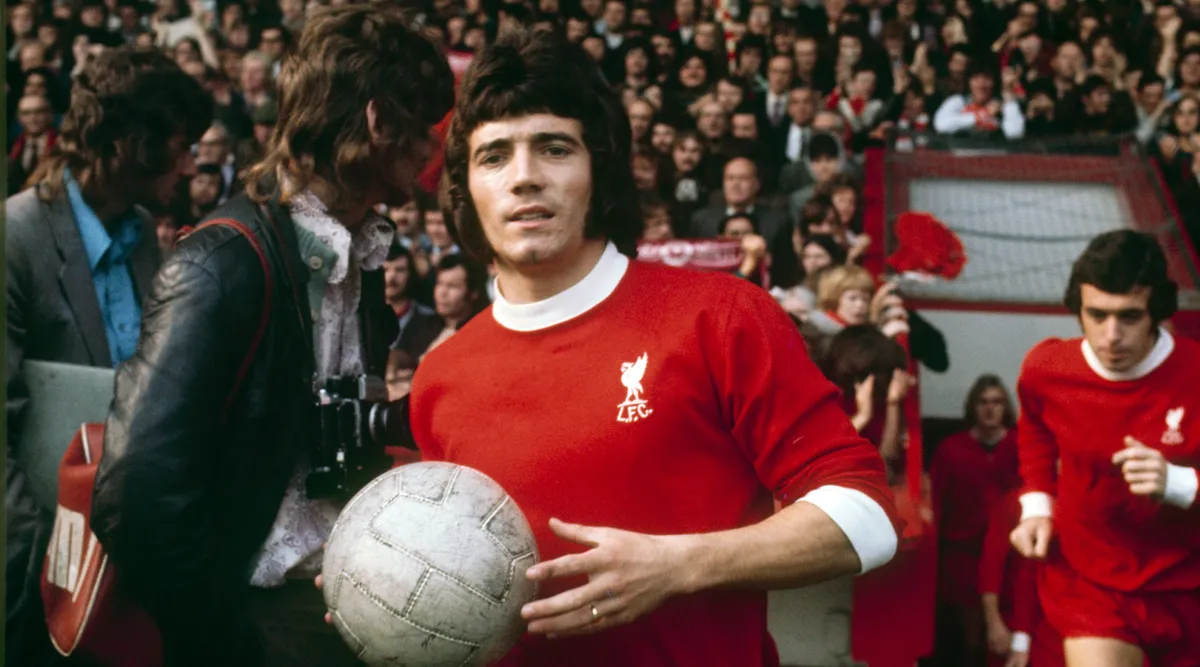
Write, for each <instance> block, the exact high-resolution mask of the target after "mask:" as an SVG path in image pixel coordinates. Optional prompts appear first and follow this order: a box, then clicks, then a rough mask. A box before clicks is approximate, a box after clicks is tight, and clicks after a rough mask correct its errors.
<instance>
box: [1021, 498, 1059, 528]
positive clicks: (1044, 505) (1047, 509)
mask: <svg viewBox="0 0 1200 667" xmlns="http://www.w3.org/2000/svg"><path fill="white" fill-rule="evenodd" d="M1052 516H1054V499H1053V498H1051V497H1050V494H1048V493H1046V492H1044V491H1030V492H1029V493H1023V494H1021V520H1022V521H1024V520H1025V519H1036V518H1043V517H1044V518H1047V519H1048V518H1050V517H1052Z"/></svg>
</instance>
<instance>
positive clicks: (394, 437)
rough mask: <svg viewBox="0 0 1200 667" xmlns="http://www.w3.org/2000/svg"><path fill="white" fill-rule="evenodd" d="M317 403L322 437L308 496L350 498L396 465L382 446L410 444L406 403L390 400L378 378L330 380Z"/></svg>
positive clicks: (319, 390) (318, 394)
mask: <svg viewBox="0 0 1200 667" xmlns="http://www.w3.org/2000/svg"><path fill="white" fill-rule="evenodd" d="M316 404H317V405H316V407H317V411H318V413H319V415H320V433H319V437H318V438H317V440H316V442H315V445H314V451H313V452H312V456H311V463H312V469H311V472H310V473H309V474H308V478H307V479H306V487H307V492H308V497H309V498H349V497H350V496H352V495H354V494H355V493H356V492H358V490H359V489H361V488H362V487H363V486H365V485H366V484H367V482H370V481H371V480H372V479H374V478H376V477H378V476H379V475H381V474H383V473H384V472H386V471H387V470H388V469H389V468H391V467H392V458H391V456H389V455H388V454H387V452H386V451H384V447H389V446H408V447H411V446H412V436H411V434H410V432H409V429H408V399H407V397H406V398H403V399H401V400H399V401H393V402H389V401H388V396H387V384H386V383H384V381H383V379H382V378H380V377H376V376H372V375H347V376H337V377H331V378H327V379H326V380H325V381H324V382H322V383H320V384H319V385H318V386H317V388H316Z"/></svg>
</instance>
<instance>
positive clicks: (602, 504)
mask: <svg viewBox="0 0 1200 667" xmlns="http://www.w3.org/2000/svg"><path fill="white" fill-rule="evenodd" d="M460 95H461V97H460V101H459V104H458V107H457V109H456V111H455V116H454V122H453V125H452V127H451V130H450V134H449V137H448V144H447V153H446V168H447V177H448V179H449V183H450V194H451V201H452V204H451V206H452V208H453V209H454V210H453V211H452V213H453V215H448V216H447V219H448V221H451V220H452V224H453V225H454V228H455V234H456V237H457V240H458V242H459V244H460V246H461V247H462V248H463V249H464V250H465V251H466V252H468V253H470V254H471V255H473V256H475V258H476V259H478V260H481V261H494V262H495V265H496V267H497V270H498V282H497V291H496V299H495V303H494V304H493V306H492V307H491V308H489V309H488V310H485V311H484V312H483V313H481V314H480V315H479V316H478V317H476V318H475V319H473V320H472V321H471V322H470V323H468V324H467V325H466V326H464V327H463V328H462V329H461V330H460V331H459V332H458V333H457V334H456V335H455V336H454V337H453V338H451V339H450V340H449V341H447V342H446V343H445V344H443V345H442V346H441V347H439V348H437V349H436V350H434V351H433V352H431V353H430V354H429V355H428V356H427V357H426V358H425V360H424V361H423V362H422V364H421V366H420V369H419V370H418V371H417V374H416V377H415V378H414V382H413V390H412V395H411V423H412V429H413V435H414V436H415V440H416V442H417V443H418V445H419V446H420V448H421V451H422V454H423V456H424V458H425V459H427V460H445V461H450V462H453V463H458V464H462V465H466V466H470V467H472V468H475V469H478V470H480V471H482V472H484V473H486V474H487V475H489V476H491V477H492V478H494V479H495V480H497V481H498V482H499V483H500V484H501V485H502V486H503V487H504V488H505V489H506V490H507V491H508V492H509V493H510V494H511V496H512V497H513V499H514V500H515V501H516V502H517V504H518V505H519V506H520V507H521V509H522V510H523V511H524V512H525V514H526V515H527V517H528V518H529V521H530V523H531V525H532V526H533V528H534V532H535V534H536V537H537V541H538V548H539V551H540V554H541V556H542V558H543V561H542V562H541V563H540V564H539V565H536V566H534V567H533V568H531V569H530V570H529V575H528V576H530V577H531V578H532V579H535V580H537V581H539V582H540V591H541V598H542V599H540V600H538V601H536V602H533V603H531V604H529V605H528V606H527V607H526V608H525V609H524V610H523V616H524V618H525V619H526V620H527V621H528V624H529V625H528V630H529V632H528V634H527V635H526V636H525V637H524V638H523V640H522V641H521V642H520V643H519V644H518V646H517V647H516V649H514V651H513V652H512V653H511V654H510V655H509V656H508V657H507V658H506V659H505V660H504V661H502V663H501V664H503V665H520V666H522V667H524V666H531V665H554V666H559V665H567V664H569V665H573V666H576V667H582V666H587V665H605V666H610V665H621V666H622V667H639V666H642V665H645V666H650V665H688V666H689V667H704V666H706V665H712V666H714V667H715V666H718V665H719V666H722V667H724V666H726V665H738V666H739V667H754V666H757V665H778V664H779V663H778V657H776V655H775V650H774V645H773V643H772V642H771V638H770V635H769V634H768V632H767V622H766V601H767V600H766V594H765V592H764V590H765V589H767V588H772V587H790V586H797V585H803V584H808V583H812V582H815V581H819V580H824V579H829V578H833V577H838V576H843V575H847V574H853V573H857V572H863V571H866V570H870V569H872V568H875V567H879V566H880V565H883V564H884V563H886V562H887V561H888V560H889V559H890V558H891V557H892V555H893V553H894V551H895V548H896V542H897V536H896V521H897V519H896V515H895V513H894V507H893V502H892V498H891V497H890V495H889V491H888V488H887V482H886V479H885V476H884V469H883V463H882V461H881V460H880V458H879V455H878V454H877V453H876V452H875V449H874V448H873V447H871V445H869V444H868V443H867V442H866V441H864V440H862V439H861V438H859V437H858V435H857V434H856V433H855V432H854V429H853V428H852V427H851V425H850V422H849V420H848V419H847V418H846V416H845V414H843V412H842V411H841V409H840V408H839V404H838V400H837V392H836V390H835V389H834V387H833V386H832V385H830V384H829V383H828V382H826V381H825V380H824V379H823V378H822V377H821V375H820V372H819V371H818V370H817V368H816V367H815V366H814V365H813V364H812V362H811V361H810V360H809V359H808V355H807V354H806V352H805V349H804V343H803V340H802V339H801V337H800V334H799V333H798V332H797V330H796V327H795V325H794V324H792V322H791V320H790V318H789V317H788V316H787V315H786V314H785V313H784V312H783V311H782V310H781V309H780V308H779V307H778V306H777V305H776V304H775V303H774V301H773V299H772V298H771V296H770V295H768V294H767V293H766V292H765V291H763V290H762V289H760V288H757V287H755V286H753V285H751V284H749V283H748V282H746V281H744V280H738V279H736V278H733V277H731V276H726V275H719V274H716V273H699V272H693V271H686V270H681V269H673V268H669V267H665V266H657V265H651V264H644V263H640V262H633V261H630V257H631V256H633V255H634V245H635V242H636V240H637V238H638V235H639V234H640V233H641V231H642V222H641V216H640V214H639V210H638V199H637V194H636V189H635V187H634V183H633V178H632V175H631V173H630V169H629V145H630V139H629V136H630V130H629V125H628V122H627V121H626V120H625V118H624V116H623V115H622V114H623V111H622V108H621V104H620V101H619V100H618V99H617V98H616V96H615V95H614V94H613V93H612V92H611V91H610V89H609V88H608V86H607V85H606V84H605V83H604V82H603V80H602V79H601V77H600V74H599V72H598V70H597V69H596V68H595V66H594V64H592V63H591V62H590V61H589V60H588V59H587V56H586V55H585V54H584V52H583V51H582V50H580V49H579V48H578V47H576V46H573V45H568V44H566V43H564V42H563V41H561V40H560V39H559V38H557V37H554V36H551V35H549V34H546V33H526V32H523V31H518V32H511V33H506V34H505V36H503V37H501V38H500V40H499V41H498V43H497V44H495V45H494V46H492V47H490V48H489V49H487V50H485V51H484V52H483V53H482V54H480V55H479V56H478V57H477V58H476V59H475V61H474V62H473V63H472V65H471V68H470V70H469V71H468V72H467V74H466V76H465V78H464V80H463V82H462V89H461V91H460ZM775 499H778V500H780V501H781V502H782V503H783V504H784V508H783V509H782V510H781V511H780V512H778V513H773V504H774V503H773V501H774V500H775ZM798 500H799V501H803V502H796V501H798Z"/></svg>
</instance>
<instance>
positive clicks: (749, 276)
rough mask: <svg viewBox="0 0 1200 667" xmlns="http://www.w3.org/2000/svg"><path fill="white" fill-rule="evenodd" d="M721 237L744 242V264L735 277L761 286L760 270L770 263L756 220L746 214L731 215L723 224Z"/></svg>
mask: <svg viewBox="0 0 1200 667" xmlns="http://www.w3.org/2000/svg"><path fill="white" fill-rule="evenodd" d="M719 236H720V237H721V238H726V239H736V240H739V241H741V242H742V263H741V265H740V266H739V267H738V269H737V270H736V271H734V273H733V275H735V276H737V277H739V278H745V279H746V280H749V281H750V282H753V283H754V284H756V285H761V284H762V276H761V275H760V269H761V268H762V266H763V264H765V263H766V262H767V261H768V260H767V243H766V241H764V240H763V237H762V236H759V235H758V230H757V228H756V227H755V224H754V218H753V217H751V216H749V215H747V214H745V213H734V214H733V215H730V216H729V217H727V218H725V219H724V220H723V221H722V222H721V231H720V234H719Z"/></svg>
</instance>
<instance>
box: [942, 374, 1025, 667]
mask: <svg viewBox="0 0 1200 667" xmlns="http://www.w3.org/2000/svg"><path fill="white" fill-rule="evenodd" d="M963 412H964V418H965V421H966V424H967V430H965V431H961V432H959V433H955V434H953V435H950V436H948V437H947V438H946V439H945V440H943V441H942V442H941V444H939V445H938V448H937V451H936V452H935V453H934V456H933V465H932V466H931V467H930V471H929V474H930V477H931V478H932V482H933V507H934V512H935V513H936V514H937V522H938V591H937V595H938V616H937V623H938V629H937V635H938V657H939V659H941V660H943V661H945V662H943V663H942V664H953V665H959V664H977V663H979V662H981V661H982V656H983V653H984V652H985V651H984V641H983V640H984V637H985V633H984V630H985V628H984V625H985V623H984V621H985V620H986V619H985V618H984V616H983V612H982V610H983V607H982V606H981V604H980V597H979V596H980V591H979V589H978V586H977V582H978V580H979V561H980V558H981V556H982V554H983V544H984V535H985V533H987V530H988V520H989V518H990V517H991V516H992V513H993V511H994V510H995V507H996V505H997V504H999V502H1000V500H1001V499H1002V498H1003V497H1004V495H1005V494H1006V493H1007V492H1009V491H1010V490H1011V489H1012V488H1013V487H1015V486H1018V485H1019V484H1020V478H1019V476H1018V473H1017V429H1016V410H1014V409H1013V406H1012V399H1011V398H1009V394H1008V390H1007V389H1005V387H1004V383H1003V382H1002V381H1001V380H1000V378H999V377H996V376H995V375H991V374H987V375H982V376H980V377H979V378H978V379H977V380H976V381H975V384H974V385H972V386H971V390H970V391H969V392H968V393H967V400H966V405H965V406H964V410H963ZM1007 534H1008V531H1005V535H1007ZM1005 547H1006V548H1007V547H1008V543H1007V542H1005ZM988 634H989V635H990V634H991V633H990V632H989V633H988Z"/></svg>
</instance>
